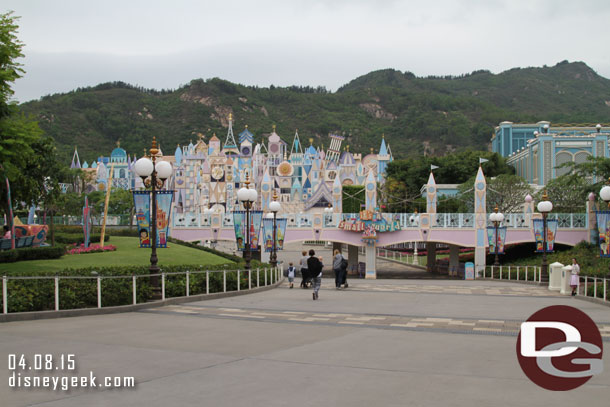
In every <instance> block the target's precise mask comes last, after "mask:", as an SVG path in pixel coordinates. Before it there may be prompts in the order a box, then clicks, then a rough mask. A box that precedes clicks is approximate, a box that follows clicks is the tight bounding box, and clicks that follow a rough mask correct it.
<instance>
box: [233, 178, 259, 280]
mask: <svg viewBox="0 0 610 407" xmlns="http://www.w3.org/2000/svg"><path fill="white" fill-rule="evenodd" d="M245 184H246V185H245V186H244V187H242V188H240V189H239V190H238V191H237V199H238V200H239V202H241V203H242V205H243V206H244V209H245V210H246V251H245V254H246V256H245V259H246V265H245V269H246V270H248V273H249V272H250V261H252V252H251V251H250V243H251V242H250V211H251V210H252V207H253V205H254V203H255V202H256V200H257V198H258V193H257V192H256V189H254V188H250V177H249V176H248V175H246V182H245Z"/></svg>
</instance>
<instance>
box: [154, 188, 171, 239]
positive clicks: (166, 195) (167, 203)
mask: <svg viewBox="0 0 610 407" xmlns="http://www.w3.org/2000/svg"><path fill="white" fill-rule="evenodd" d="M155 193H156V194H157V247H158V248H164V247H167V238H168V237H169V221H170V215H171V209H172V199H173V197H174V191H157V192H155Z"/></svg>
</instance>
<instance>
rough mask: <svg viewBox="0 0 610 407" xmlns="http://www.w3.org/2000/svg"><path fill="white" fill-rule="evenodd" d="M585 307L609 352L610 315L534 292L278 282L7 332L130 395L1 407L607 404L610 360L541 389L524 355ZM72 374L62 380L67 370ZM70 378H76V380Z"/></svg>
mask: <svg viewBox="0 0 610 407" xmlns="http://www.w3.org/2000/svg"><path fill="white" fill-rule="evenodd" d="M561 304H564V305H571V306H574V307H577V308H579V309H581V310H582V311H584V312H586V313H587V314H588V315H589V316H590V317H591V318H592V319H593V320H594V321H595V322H596V323H597V325H598V327H599V328H600V330H601V332H602V335H603V337H604V344H605V345H606V346H608V345H610V308H608V307H605V306H602V305H599V304H595V303H591V302H587V301H583V300H579V299H575V298H570V297H564V296H559V295H557V294H556V293H554V292H549V291H548V290H546V289H544V288H541V287H538V286H533V285H525V284H515V283H505V282H495V281H474V282H467V281H456V280H355V279H352V280H351V282H350V288H349V289H347V290H340V291H337V290H335V289H334V287H333V282H332V281H330V280H329V279H325V281H323V284H322V290H321V292H320V299H319V300H318V301H312V298H311V291H310V290H303V289H299V288H294V289H289V288H288V286H287V284H286V283H284V284H283V285H281V286H280V287H278V288H276V289H273V290H270V291H267V292H261V293H256V294H248V295H243V296H239V297H232V298H223V299H217V300H210V301H200V302H193V303H188V304H183V305H173V306H166V307H161V308H151V309H146V310H142V311H139V312H132V313H125V314H114V315H112V314H111V315H99V316H87V317H74V318H64V319H55V320H39V321H24V322H10V323H4V324H1V325H0V346H1V349H2V351H1V352H0V355H1V358H2V360H4V361H6V360H7V355H8V354H11V353H13V354H22V353H23V354H26V355H33V354H35V353H38V354H48V353H52V354H55V355H59V354H68V353H72V354H75V355H76V365H77V372H76V374H77V375H80V376H82V375H88V374H89V372H90V371H92V372H93V373H94V374H95V375H96V376H97V377H102V376H118V375H120V376H134V377H135V380H136V387H135V388H133V389H129V388H124V389H111V390H104V389H99V388H97V389H85V390H82V389H76V390H71V391H69V392H63V391H52V390H48V389H37V390H33V389H23V388H22V389H10V388H9V387H8V386H7V382H8V371H7V369H6V367H5V368H4V369H1V370H0V381H1V382H2V387H0V400H2V403H0V404H1V405H2V406H26V405H40V406H49V407H51V406H182V405H197V406H319V405H329V406H332V405H339V406H370V405H377V406H540V405H552V406H574V405H586V406H607V405H608V401H609V396H610V372H609V371H608V370H609V369H610V364H609V363H608V360H609V359H610V357H609V356H608V351H607V350H606V353H605V355H604V364H605V372H604V373H602V374H601V375H598V376H596V377H593V378H592V379H591V380H590V381H589V382H588V383H587V384H585V385H584V386H582V387H580V388H578V389H576V390H573V391H570V392H565V393H564V392H550V391H546V390H543V389H541V388H539V387H537V386H536V385H535V384H533V383H532V382H530V381H529V379H527V377H526V376H525V375H524V374H523V373H522V371H521V369H520V367H519V365H518V362H517V357H516V351H515V345H516V335H517V332H518V329H519V324H520V322H522V321H524V320H525V319H527V318H528V317H529V316H530V315H531V314H532V313H534V312H535V311H537V310H539V309H541V308H543V307H546V306H549V305H561ZM62 374H64V373H61V372H59V373H57V375H62ZM65 374H71V373H65Z"/></svg>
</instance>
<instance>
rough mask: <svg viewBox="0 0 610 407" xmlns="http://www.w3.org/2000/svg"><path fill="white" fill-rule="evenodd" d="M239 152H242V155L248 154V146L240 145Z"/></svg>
mask: <svg viewBox="0 0 610 407" xmlns="http://www.w3.org/2000/svg"><path fill="white" fill-rule="evenodd" d="M241 153H242V154H243V155H250V147H247V146H245V147H242V148H241Z"/></svg>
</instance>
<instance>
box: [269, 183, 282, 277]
mask: <svg viewBox="0 0 610 407" xmlns="http://www.w3.org/2000/svg"><path fill="white" fill-rule="evenodd" d="M281 209H282V205H281V204H280V203H279V202H278V201H277V192H273V201H271V203H270V204H269V210H270V211H271V212H272V213H273V249H272V251H271V257H270V259H269V264H271V266H272V267H273V268H275V267H277V246H276V240H277V237H276V234H277V213H278V212H279V211H280V210H281Z"/></svg>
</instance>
